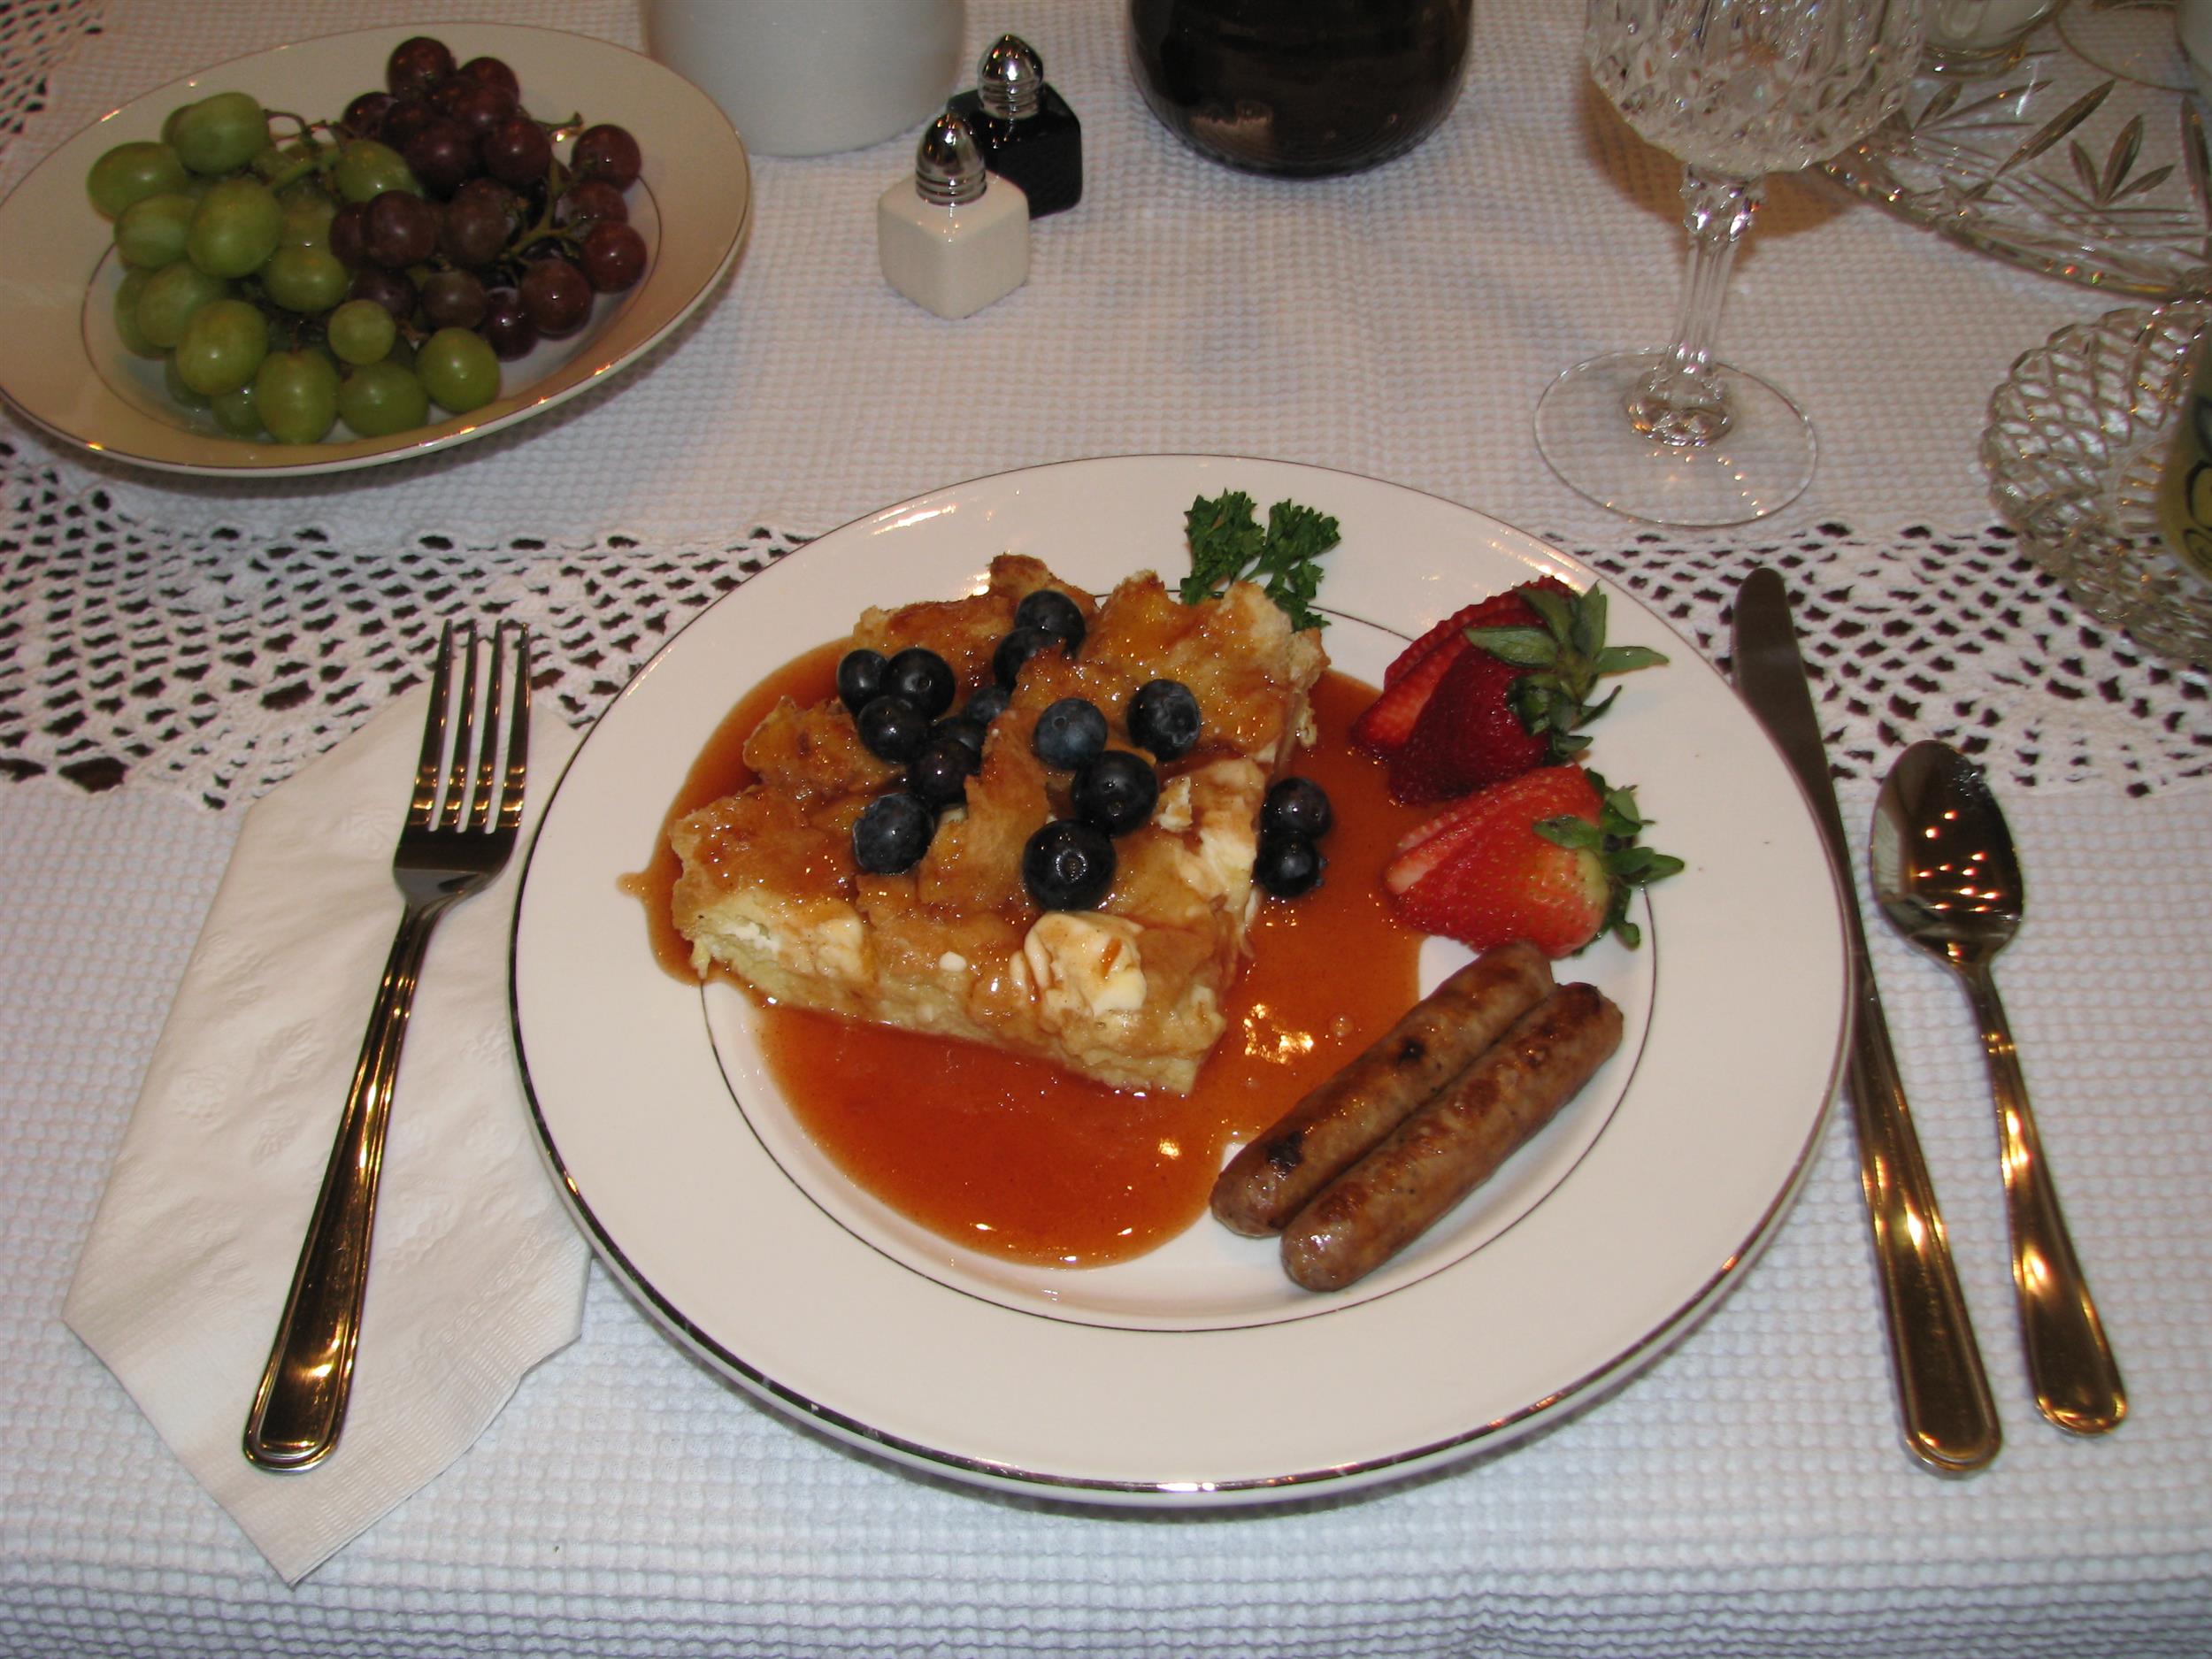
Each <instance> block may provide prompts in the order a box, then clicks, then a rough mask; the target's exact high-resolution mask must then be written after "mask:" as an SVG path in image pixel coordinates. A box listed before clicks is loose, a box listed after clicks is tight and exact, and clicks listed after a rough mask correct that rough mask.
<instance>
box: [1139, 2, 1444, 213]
mask: <svg viewBox="0 0 2212 1659" xmlns="http://www.w3.org/2000/svg"><path fill="white" fill-rule="evenodd" d="M1472 12H1473V0H1130V4H1129V66H1130V73H1132V74H1133V76H1134V77H1135V78H1136V82H1137V88H1138V90H1140V91H1141V92H1142V93H1143V94H1144V101H1145V102H1146V103H1147V104H1150V105H1151V106H1152V112H1153V113H1154V114H1155V115H1156V116H1158V117H1159V118H1160V119H1161V120H1162V121H1163V122H1164V123H1165V124H1166V125H1167V127H1168V128H1169V130H1170V131H1171V132H1173V133H1175V134H1177V135H1178V136H1179V137H1181V138H1182V139H1183V140H1184V141H1185V142H1187V143H1188V144H1189V145H1190V146H1191V147H1192V148H1193V149H1194V150H1197V151H1198V152H1199V153H1200V154H1202V155H1205V156H1210V157H1213V158H1214V159H1215V160H1216V161H1222V162H1226V163H1227V164H1228V165H1230V166H1233V167H1242V168H1245V169H1248V171H1251V172H1254V173H1285V174H1290V175H1294V176H1303V177H1311V176H1315V175H1318V174H1322V173H1356V172H1357V171H1359V170H1360V169H1361V168H1363V167H1371V166H1373V165H1376V164H1377V163H1378V162H1383V161H1388V160H1389V159H1391V157H1394V156H1402V155H1403V154H1405V152H1406V151H1407V150H1411V149H1412V148H1413V147H1414V146H1415V145H1416V144H1417V143H1419V142H1421V141H1422V140H1423V139H1424V138H1426V137H1427V136H1428V135H1429V134H1430V133H1432V132H1433V131H1434V130H1435V129H1436V127H1437V124H1438V123H1439V122H1440V121H1441V120H1443V119H1444V118H1445V116H1446V115H1448V114H1449V113H1450V112H1451V108H1452V105H1453V104H1454V103H1455V101H1456V100H1457V99H1458V97H1459V88H1460V83H1461V82H1462V81H1463V80H1464V78H1465V76H1466V72H1467V40H1468V35H1469V33H1470V30H1471V18H1472Z"/></svg>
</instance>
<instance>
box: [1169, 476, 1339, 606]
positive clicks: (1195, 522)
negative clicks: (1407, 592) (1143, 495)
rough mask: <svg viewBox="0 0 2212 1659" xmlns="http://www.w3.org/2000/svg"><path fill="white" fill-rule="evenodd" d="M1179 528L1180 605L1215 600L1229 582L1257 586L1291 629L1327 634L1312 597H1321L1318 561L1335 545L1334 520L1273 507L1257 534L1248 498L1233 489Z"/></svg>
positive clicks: (1285, 504) (1196, 505)
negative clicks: (1185, 546) (1182, 554)
mask: <svg viewBox="0 0 2212 1659" xmlns="http://www.w3.org/2000/svg"><path fill="white" fill-rule="evenodd" d="M1183 528H1184V534H1185V535H1186V536H1187V539H1188V540H1189V542H1190V565H1191V568H1190V574H1189V575H1187V576H1186V577H1185V578H1183V586H1182V588H1181V589H1180V595H1181V597H1182V601H1183V603H1185V604H1187V605H1194V604H1196V603H1198V602H1199V601H1201V600H1202V599H1213V598H1217V597H1218V596H1219V595H1221V594H1222V593H1224V592H1225V591H1226V590H1227V588H1228V587H1229V584H1230V583H1232V582H1235V581H1245V580H1249V581H1256V582H1259V583H1261V584H1262V585H1263V587H1264V588H1265V589H1266V592H1267V596H1268V597H1269V598H1270V599H1272V600H1273V601H1274V602H1275V603H1277V604H1278V605H1279V606H1280V607H1281V608H1282V611H1283V613H1284V615H1286V616H1287V617H1288V618H1290V626H1292V627H1294V628H1323V627H1326V626H1328V619H1327V618H1325V617H1324V616H1322V615H1321V613H1320V612H1319V611H1316V610H1315V609H1314V608H1313V596H1314V595H1315V594H1317V593H1318V592H1319V591H1320V589H1321V556H1322V555H1323V554H1324V553H1326V552H1327V551H1328V550H1329V549H1331V548H1333V547H1334V546H1335V545H1336V544H1337V542H1338V541H1339V540H1340V537H1339V535H1338V534H1337V527H1336V520H1335V519H1333V518H1330V517H1329V516H1328V514H1326V513H1324V512H1317V511H1314V510H1313V509H1312V508H1311V507H1302V506H1300V505H1299V504H1298V503H1296V502H1294V501H1279V502H1277V503H1275V504H1274V505H1273V506H1272V507H1270V508H1269V509H1268V510H1267V528H1266V529H1265V530H1262V529H1261V528H1260V526H1259V520H1258V518H1257V516H1256V509H1255V507H1254V505H1253V502H1252V498H1251V497H1250V496H1249V495H1246V494H1245V493H1244V492H1243V491H1242V490H1240V489H1233V490H1225V491H1224V492H1223V493H1222V494H1221V495H1217V496H1215V497H1214V498H1213V499H1212V500H1210V501H1209V500H1208V499H1207V498H1206V497H1205V496H1203V495H1201V496H1200V497H1199V498H1198V499H1197V500H1195V501H1194V502H1193V503H1191V504H1190V511H1188V512H1187V513H1186V514H1184V515H1183Z"/></svg>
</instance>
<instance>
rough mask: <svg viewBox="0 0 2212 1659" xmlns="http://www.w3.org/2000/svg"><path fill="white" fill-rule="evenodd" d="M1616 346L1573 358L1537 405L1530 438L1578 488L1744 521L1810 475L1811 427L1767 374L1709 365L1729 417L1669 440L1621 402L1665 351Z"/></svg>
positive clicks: (1654, 508) (1632, 506) (1650, 519)
mask: <svg viewBox="0 0 2212 1659" xmlns="http://www.w3.org/2000/svg"><path fill="white" fill-rule="evenodd" d="M1666 355H1667V354H1666V353H1664V352H1662V351H1616V352H1613V353H1610V354H1609V355H1608V356H1605V357H1593V358H1591V359H1590V360H1589V361H1588V362H1587V363H1578V364H1577V365H1575V366H1574V367H1573V368H1571V369H1569V370H1568V371H1567V372H1566V373H1563V374H1562V375H1561V376H1560V377H1559V378H1558V379H1557V380H1554V381H1553V382H1552V383H1551V386H1550V388H1549V389H1548V390H1547V391H1546V392H1545V394H1544V396H1543V398H1542V400H1541V401H1540V403H1538V404H1537V405H1536V447H1537V449H1539V450H1540V451H1541V452H1542V454H1543V457H1544V459H1545V461H1546V462H1547V463H1548V465H1550V467H1551V470H1552V471H1553V472H1556V473H1558V474H1559V477H1560V479H1561V480H1562V481H1563V482H1564V483H1565V484H1566V485H1567V487H1568V488H1570V489H1572V490H1573V491H1575V492H1576V493H1577V494H1578V495H1586V496H1587V497H1588V498H1589V499H1590V500H1592V501H1594V502H1596V503H1598V504H1599V505H1600V506H1601V507H1608V508H1610V509H1611V510H1612V511H1615V512H1617V513H1623V514H1625V515H1626V516H1627V517H1629V518H1641V519H1644V520H1645V521H1646V522H1647V523H1651V524H1663V525H1672V526H1678V527H1679V528H1682V529H1702V528H1712V527H1717V526H1723V525H1732V524H1749V523H1750V522H1751V521H1752V520H1754V519H1755V518H1765V517H1766V516H1767V515H1768V514H1769V513H1772V512H1778V511H1781V510H1782V509H1783V508H1785V507H1786V506H1788V505H1789V504H1790V503H1792V502H1793V501H1795V500H1796V499H1797V498H1798V496H1799V495H1801V494H1803V493H1804V489H1805V486H1806V485H1807V484H1808V483H1809V482H1810V481H1811V480H1812V476H1813V461H1814V455H1815V448H1814V443H1813V429H1812V427H1811V426H1809V424H1808V423H1807V422H1806V419H1805V417H1804V415H1803V414H1802V412H1801V411H1799V409H1798V407H1797V405H1796V404H1795V403H1792V402H1790V400H1789V399H1788V398H1787V397H1786V396H1783V395H1782V394H1781V393H1780V392H1778V391H1776V390H1775V389H1774V388H1772V387H1771V386H1769V385H1768V384H1767V383H1766V382H1765V381H1764V380H1759V379H1757V378H1756V377H1755V376H1753V375H1749V374H1746V373H1743V372H1742V371H1740V370H1738V369H1732V368H1729V367H1727V366H1725V365H1715V369H1714V373H1716V374H1717V376H1718V377H1719V378H1720V379H1721V380H1722V382H1723V383H1724V385H1725V386H1726V388H1727V390H1728V399H1729V405H1730V411H1731V413H1732V417H1733V419H1732V422H1731V424H1730V426H1729V429H1728V431H1727V432H1726V433H1725V434H1724V435H1722V436H1721V437H1720V438H1718V439H1717V440H1716V441H1714V442H1711V443H1704V444H1669V443H1662V442H1659V441H1657V440H1656V439H1655V438H1650V437H1647V436H1645V435H1644V434H1642V433H1640V432H1639V431H1638V430H1637V429H1636V428H1635V426H1633V425H1632V424H1631V423H1630V421H1629V418H1628V413H1627V409H1626V403H1627V401H1628V398H1629V396H1630V395H1631V394H1632V392H1634V391H1635V390H1636V389H1637V388H1640V386H1641V385H1642V384H1643V382H1644V380H1645V379H1646V378H1647V376H1648V375H1649V374H1650V373H1651V372H1652V371H1653V370H1654V369H1655V368H1656V367H1658V366H1659V365H1660V364H1661V362H1662V361H1663V359H1664V358H1665V357H1666Z"/></svg>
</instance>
